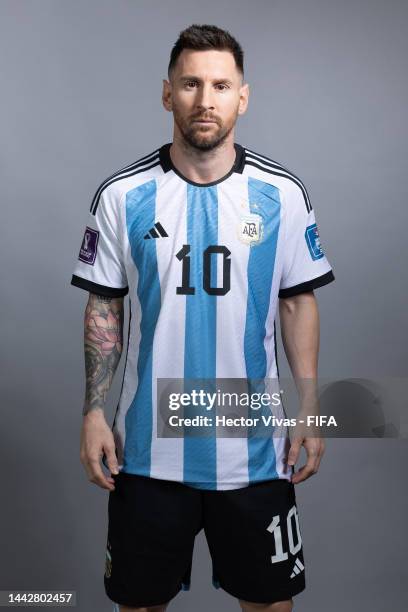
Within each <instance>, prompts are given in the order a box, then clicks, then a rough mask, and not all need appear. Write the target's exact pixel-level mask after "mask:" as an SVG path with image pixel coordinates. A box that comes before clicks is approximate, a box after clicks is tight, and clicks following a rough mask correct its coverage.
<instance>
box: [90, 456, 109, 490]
mask: <svg viewBox="0 0 408 612" xmlns="http://www.w3.org/2000/svg"><path fill="white" fill-rule="evenodd" d="M87 472H88V478H89V480H90V481H91V482H93V483H94V484H96V485H98V486H99V487H102V488H103V489H109V491H113V490H114V488H115V487H114V486H113V483H112V482H111V481H110V480H108V478H107V477H106V476H105V474H104V473H103V471H102V468H101V465H100V463H99V460H98V459H90V460H89V461H88V470H87Z"/></svg>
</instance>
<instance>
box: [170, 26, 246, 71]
mask: <svg viewBox="0 0 408 612" xmlns="http://www.w3.org/2000/svg"><path fill="white" fill-rule="evenodd" d="M183 49H194V50H196V51H206V50H208V49H216V50H217V51H231V53H232V55H233V56H234V59H235V64H236V67H237V69H238V70H239V72H240V73H241V75H242V76H244V52H243V50H242V47H241V45H240V44H239V42H238V41H237V40H236V39H235V38H234V37H233V36H231V34H230V33H229V32H227V31H226V30H221V28H218V27H217V26H215V25H208V24H203V25H198V24H196V23H193V24H192V25H191V26H189V27H188V28H186V29H185V30H183V31H182V32H180V34H179V37H178V39H177V40H176V42H175V43H174V46H173V49H172V50H171V54H170V62H169V67H168V76H169V77H170V73H171V72H172V70H173V68H174V66H175V65H176V62H177V59H178V57H179V55H180V53H181V52H182V51H183Z"/></svg>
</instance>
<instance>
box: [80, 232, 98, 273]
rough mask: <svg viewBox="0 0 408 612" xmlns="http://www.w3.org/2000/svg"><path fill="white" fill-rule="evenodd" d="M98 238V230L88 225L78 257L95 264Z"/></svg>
mask: <svg viewBox="0 0 408 612" xmlns="http://www.w3.org/2000/svg"><path fill="white" fill-rule="evenodd" d="M98 239H99V232H98V230H94V229H92V228H91V227H88V226H86V228H85V234H84V238H83V240H82V244H81V248H80V251H79V257H78V259H80V260H81V261H83V262H85V263H87V264H90V265H91V266H93V265H94V262H95V258H96V250H97V248H98Z"/></svg>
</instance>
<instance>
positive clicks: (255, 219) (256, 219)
mask: <svg viewBox="0 0 408 612" xmlns="http://www.w3.org/2000/svg"><path fill="white" fill-rule="evenodd" d="M262 233H263V223H262V217H261V216H260V215H256V214H253V213H251V214H248V215H245V216H243V217H241V219H240V224H239V229H238V237H239V239H240V240H241V242H244V243H245V244H258V243H259V242H261V240H262Z"/></svg>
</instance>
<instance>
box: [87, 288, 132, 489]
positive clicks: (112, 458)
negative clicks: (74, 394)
mask: <svg viewBox="0 0 408 612" xmlns="http://www.w3.org/2000/svg"><path fill="white" fill-rule="evenodd" d="M123 313H124V309H123V297H122V298H107V297H104V296H100V295H95V294H93V293H90V294H89V299H88V303H87V306H86V310H85V318H84V348H85V372H86V390H85V402H84V408H83V422H82V430H81V454H80V456H81V462H82V463H83V465H84V467H85V470H86V472H87V475H88V478H89V480H90V481H91V482H93V483H95V484H97V485H99V486H100V487H102V488H105V489H109V490H113V489H114V488H115V487H114V486H113V485H114V480H113V478H111V477H106V476H105V474H104V472H103V470H102V468H101V464H100V460H101V458H102V456H103V453H104V452H105V454H106V458H107V463H108V466H109V469H110V471H111V473H112V474H117V473H118V463H117V459H116V454H115V443H114V438H113V434H112V431H111V429H110V427H109V425H108V424H107V422H106V420H105V414H104V408H105V401H106V395H107V393H108V391H109V388H110V386H111V383H112V380H113V377H114V374H115V371H116V369H117V366H118V364H119V361H120V357H121V354H122V346H123Z"/></svg>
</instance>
